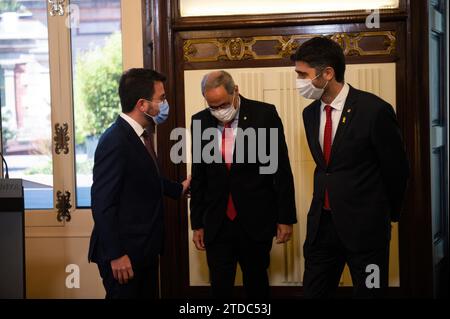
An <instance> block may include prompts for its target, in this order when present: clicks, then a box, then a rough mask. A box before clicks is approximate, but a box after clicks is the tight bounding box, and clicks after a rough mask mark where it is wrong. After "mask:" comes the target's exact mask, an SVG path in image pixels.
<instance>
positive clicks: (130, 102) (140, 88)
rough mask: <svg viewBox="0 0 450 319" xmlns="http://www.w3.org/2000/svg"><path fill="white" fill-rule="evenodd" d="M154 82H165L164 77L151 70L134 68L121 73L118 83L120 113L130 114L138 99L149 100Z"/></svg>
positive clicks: (153, 91) (152, 92) (153, 90)
mask: <svg viewBox="0 0 450 319" xmlns="http://www.w3.org/2000/svg"><path fill="white" fill-rule="evenodd" d="M155 81H159V82H165V81H166V77H165V76H164V75H162V74H161V73H158V72H156V71H155V70H151V69H142V68H134V69H129V70H127V71H125V72H123V74H122V76H121V77H120V83H119V96H120V104H121V105H122V112H124V113H129V112H131V111H132V110H133V109H134V107H135V106H136V103H137V101H139V99H147V100H151V98H152V97H153V94H154V93H155V89H154V84H155Z"/></svg>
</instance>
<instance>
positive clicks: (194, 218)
mask: <svg viewBox="0 0 450 319" xmlns="http://www.w3.org/2000/svg"><path fill="white" fill-rule="evenodd" d="M193 120H194V119H193ZM192 128H193V121H192V122H191V136H192V143H191V144H192V148H191V150H192V152H191V154H192V180H191V201H190V209H191V228H192V229H193V230H195V229H200V228H203V227H204V225H203V216H204V213H205V200H204V199H205V194H206V186H207V180H206V173H205V169H206V168H205V164H204V163H203V161H202V160H200V163H196V162H195V161H194V155H193V149H194V147H193V145H194V143H201V141H195V140H194V135H193V134H192Z"/></svg>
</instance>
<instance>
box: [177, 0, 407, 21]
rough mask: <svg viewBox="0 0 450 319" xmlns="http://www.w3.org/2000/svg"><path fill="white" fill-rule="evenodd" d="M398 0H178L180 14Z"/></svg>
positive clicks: (358, 6)
mask: <svg viewBox="0 0 450 319" xmlns="http://www.w3.org/2000/svg"><path fill="white" fill-rule="evenodd" d="M398 6H399V0H340V1H336V0H322V1H320V3H319V4H318V2H317V1H316V0H277V1H273V0H246V1H242V0H216V1H209V2H208V4H207V5H205V1H204V0H180V12H181V16H182V17H196V16H197V17H199V16H217V15H235V14H271V13H296V12H297V13H304V12H335V11H350V10H366V9H392V8H398Z"/></svg>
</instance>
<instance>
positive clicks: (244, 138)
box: [190, 71, 297, 298]
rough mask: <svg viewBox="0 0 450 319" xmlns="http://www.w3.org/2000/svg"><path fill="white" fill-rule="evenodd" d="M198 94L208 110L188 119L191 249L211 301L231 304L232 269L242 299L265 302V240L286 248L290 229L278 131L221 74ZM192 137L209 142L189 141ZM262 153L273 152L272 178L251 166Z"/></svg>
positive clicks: (275, 120)
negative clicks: (211, 156) (205, 269)
mask: <svg viewBox="0 0 450 319" xmlns="http://www.w3.org/2000/svg"><path fill="white" fill-rule="evenodd" d="M202 93H203V96H204V97H205V99H206V102H207V103H208V106H209V107H208V108H207V109H205V110H203V111H201V112H199V113H197V114H195V115H194V116H193V117H192V120H193V121H192V131H193V141H192V143H193V164H192V186H191V203H190V207H191V225H192V229H193V231H194V234H193V241H194V243H195V246H196V247H197V249H199V250H205V249H206V256H207V261H208V266H209V270H210V280H211V286H212V294H213V296H214V297H215V298H230V297H231V296H232V291H233V286H234V280H235V274H236V266H237V263H238V262H239V264H240V266H241V269H242V274H243V283H244V288H245V291H246V293H247V297H249V298H267V297H269V281H268V275H267V268H268V267H269V263H270V250H271V248H272V240H273V237H274V236H276V237H277V242H278V243H284V242H286V241H288V240H289V239H290V237H291V234H292V224H294V223H296V222H297V219H296V209H295V197H294V182H293V177H292V172H291V167H290V164H289V157H288V150H287V146H286V142H285V138H284V131H283V125H282V123H281V119H280V118H279V116H278V114H277V111H276V109H275V107H274V106H273V105H270V104H267V103H262V102H257V101H252V100H248V99H246V98H244V97H243V96H241V95H239V90H238V87H237V86H236V85H235V83H234V81H233V79H232V77H231V75H230V74H228V73H227V72H225V71H216V72H212V73H209V74H207V75H205V77H204V78H203V81H202ZM270 128H272V131H270ZM258 129H259V130H258ZM196 130H198V131H199V132H201V133H202V135H205V134H204V133H205V131H207V130H209V131H210V132H211V130H212V132H213V134H211V135H210V138H209V139H208V138H207V139H205V140H202V139H200V138H199V139H196V135H195V131H196ZM262 131H265V132H266V131H267V135H266V136H265V138H264V136H263V135H264V134H263V133H262ZM252 133H254V134H255V135H254V136H253V137H254V139H253V141H251V140H252V138H250V137H248V136H249V135H252ZM246 134H249V135H246ZM206 135H208V134H206ZM235 141H236V142H235ZM257 141H259V142H258V143H257ZM211 143H213V145H214V146H215V148H214V151H213V152H215V155H218V156H216V157H215V159H216V160H215V161H213V162H210V161H208V160H206V159H205V153H209V151H207V149H208V147H207V145H211ZM274 144H275V145H274ZM262 145H265V146H266V148H265V151H266V150H267V151H272V152H274V154H271V155H272V157H273V159H274V161H275V162H276V163H275V166H276V169H273V170H272V171H270V170H269V171H264V168H267V165H266V164H267V163H265V161H261V158H259V157H258V159H255V160H252V155H257V154H260V153H259V151H260V148H263V146H262ZM275 146H276V147H275ZM252 148H253V149H252ZM218 152H219V153H218ZM255 157H256V156H255ZM196 159H199V160H196ZM272 164H273V163H272ZM263 166H265V167H263ZM262 168H263V169H262Z"/></svg>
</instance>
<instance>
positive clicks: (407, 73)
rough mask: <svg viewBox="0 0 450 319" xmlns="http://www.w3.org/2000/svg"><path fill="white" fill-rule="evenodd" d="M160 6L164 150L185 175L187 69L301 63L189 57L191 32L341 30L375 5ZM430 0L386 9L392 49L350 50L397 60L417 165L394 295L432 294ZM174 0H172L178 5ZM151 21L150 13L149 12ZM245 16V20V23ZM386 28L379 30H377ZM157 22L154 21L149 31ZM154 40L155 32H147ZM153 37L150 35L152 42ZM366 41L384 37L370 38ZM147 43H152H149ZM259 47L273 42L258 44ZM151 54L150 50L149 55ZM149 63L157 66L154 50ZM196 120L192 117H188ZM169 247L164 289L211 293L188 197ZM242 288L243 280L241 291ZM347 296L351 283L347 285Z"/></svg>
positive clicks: (406, 132)
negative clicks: (290, 8)
mask: <svg viewBox="0 0 450 319" xmlns="http://www.w3.org/2000/svg"><path fill="white" fill-rule="evenodd" d="M144 1H146V3H147V10H146V12H145V14H146V15H149V14H150V12H149V9H148V4H150V5H151V7H152V8H153V23H154V29H155V34H154V45H153V48H154V52H153V54H154V60H155V63H154V68H155V69H157V70H159V71H161V72H163V73H165V74H166V75H168V82H167V83H166V92H167V96H168V100H169V102H170V104H171V115H170V117H169V120H168V122H167V123H165V124H163V125H161V126H160V127H159V128H158V155H159V157H160V158H161V162H162V163H163V167H162V171H163V173H164V174H165V175H166V176H167V177H168V178H171V179H174V180H180V181H181V180H183V179H184V178H185V177H186V165H185V164H180V165H174V164H173V163H171V161H170V159H169V153H170V147H171V146H172V145H173V142H171V141H170V140H169V134H170V131H171V129H173V128H175V127H186V125H188V124H189V123H186V122H185V113H184V100H185V94H188V93H189V92H186V93H185V92H184V70H188V69H212V68H214V69H220V68H241V67H278V66H291V65H293V64H292V62H291V61H290V60H289V58H287V57H285V58H282V59H272V60H244V61H218V62H201V63H191V62H187V61H185V60H184V55H183V44H184V41H185V40H186V39H202V38H213V39H214V38H232V37H241V38H242V37H254V36H262V35H283V36H289V35H293V34H299V35H301V34H336V33H356V32H364V31H374V30H368V29H367V28H366V27H365V25H364V21H365V16H366V15H367V13H365V14H362V13H361V12H360V13H359V14H358V13H355V12H353V13H351V14H349V13H345V12H341V13H334V14H320V15H318V14H301V15H297V14H289V15H268V16H251V17H243V16H237V17H213V18H212V17H206V18H181V17H179V14H178V1H163V0H144ZM425 3H426V1H423V0H422V1H419V0H418V1H409V0H402V1H401V6H400V9H399V10H390V11H384V12H383V13H382V19H381V21H382V23H381V29H380V30H381V31H395V35H396V50H395V52H391V53H390V54H388V55H379V56H373V55H372V56H347V63H380V62H396V74H397V86H396V88H397V114H398V120H399V123H400V126H401V129H402V132H403V136H404V139H405V144H406V148H407V153H408V157H409V160H410V165H411V180H410V182H409V189H408V192H407V200H406V206H405V213H404V214H403V216H402V220H401V223H400V226H399V236H400V239H399V245H400V285H401V288H400V289H397V288H393V289H391V290H390V294H391V296H397V297H398V296H415V297H423V296H426V297H429V296H431V294H432V278H431V274H432V267H431V265H432V263H431V260H432V259H431V221H430V220H431V211H430V194H429V191H430V190H429V185H430V171H429V167H430V166H429V164H430V163H429V156H428V154H429V148H430V145H429V125H428V119H429V117H428V111H429V106H428V105H429V103H428V93H427V92H428V91H427V89H428V77H427V75H428V65H427V63H428V54H427V50H425V49H422V48H427V46H428V42H427V36H428V33H427V32H428V29H427V22H428V21H427V18H426V15H427V12H426V10H427V8H426V4H425ZM170 4H171V5H170ZM144 21H148V20H144ZM243 21H245V24H243ZM377 31H378V30H377ZM148 32H149V28H148V27H147V26H146V33H148ZM145 38H146V39H147V40H146V41H148V39H149V37H148V34H147V35H146V36H145ZM147 44H148V43H146V45H147ZM364 46H365V48H373V47H379V46H380V43H379V42H378V43H374V42H370V41H369V42H364ZM144 47H145V46H144ZM258 49H259V50H269V49H267V48H265V49H264V48H258ZM148 54H150V53H149V51H148V50H147V51H146V55H148ZM145 61H146V64H145V66H147V67H151V66H152V64H151V63H150V62H149V61H152V57H150V58H149V57H146V60H145ZM188 126H189V125H188ZM165 222H166V229H167V232H166V247H165V248H166V249H165V254H164V256H163V258H162V260H161V281H162V296H163V297H171V298H174V297H186V296H188V297H207V296H208V294H209V289H208V288H207V287H191V286H190V285H189V255H188V232H189V231H190V230H189V229H188V227H187V225H188V216H187V201H185V200H182V201H178V202H176V201H170V200H167V201H166V217H165ZM241 290H242V289H240V288H238V289H237V291H238V294H242V292H240V291H241ZM272 291H273V296H274V297H279V298H282V297H293V298H300V297H301V296H302V288H301V287H273V289H272ZM340 291H341V294H342V295H343V296H346V295H347V294H348V289H346V288H343V289H340Z"/></svg>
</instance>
